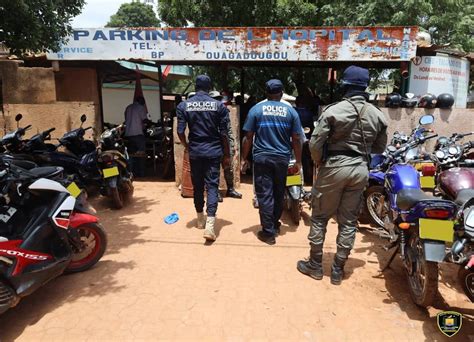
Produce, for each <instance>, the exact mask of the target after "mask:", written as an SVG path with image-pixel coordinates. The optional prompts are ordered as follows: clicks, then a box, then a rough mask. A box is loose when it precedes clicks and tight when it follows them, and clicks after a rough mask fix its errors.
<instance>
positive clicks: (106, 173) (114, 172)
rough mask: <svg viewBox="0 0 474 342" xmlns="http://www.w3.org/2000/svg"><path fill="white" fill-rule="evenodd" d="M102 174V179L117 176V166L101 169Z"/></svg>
mask: <svg viewBox="0 0 474 342" xmlns="http://www.w3.org/2000/svg"><path fill="white" fill-rule="evenodd" d="M102 172H103V173H104V178H110V177H114V176H118V175H119V169H118V167H117V166H114V167H110V168H108V169H103V170H102Z"/></svg>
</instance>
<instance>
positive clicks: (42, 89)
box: [0, 61, 56, 103]
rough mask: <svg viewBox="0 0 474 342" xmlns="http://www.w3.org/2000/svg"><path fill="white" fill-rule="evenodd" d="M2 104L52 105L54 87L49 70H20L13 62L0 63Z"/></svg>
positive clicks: (51, 71) (52, 77) (54, 96)
mask: <svg viewBox="0 0 474 342" xmlns="http://www.w3.org/2000/svg"><path fill="white" fill-rule="evenodd" d="M0 77H1V79H2V84H3V86H2V88H3V103H53V102H55V101H56V85H55V82H54V73H53V69H51V68H22V67H19V66H18V63H17V62H14V61H2V62H1V63H0Z"/></svg>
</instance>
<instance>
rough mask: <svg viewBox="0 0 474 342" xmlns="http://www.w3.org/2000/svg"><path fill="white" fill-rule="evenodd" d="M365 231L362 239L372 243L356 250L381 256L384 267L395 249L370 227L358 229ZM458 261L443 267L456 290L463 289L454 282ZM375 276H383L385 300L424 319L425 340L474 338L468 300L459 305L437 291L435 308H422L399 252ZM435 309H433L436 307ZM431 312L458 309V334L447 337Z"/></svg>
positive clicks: (444, 279) (473, 317)
mask: <svg viewBox="0 0 474 342" xmlns="http://www.w3.org/2000/svg"><path fill="white" fill-rule="evenodd" d="M359 232H360V234H361V235H362V242H364V243H368V244H370V246H369V247H362V248H355V249H354V252H355V254H357V253H365V252H367V251H368V252H369V254H375V255H376V256H377V258H378V261H379V265H380V268H382V267H384V266H385V265H386V263H387V262H388V259H389V257H390V256H391V253H392V250H390V251H385V250H383V248H382V246H383V245H384V244H386V241H385V240H382V239H381V238H379V237H378V236H376V235H375V234H374V232H373V230H371V229H370V228H364V227H361V229H360V230H359ZM451 266H454V268H456V267H457V266H456V265H451V264H443V265H441V267H440V269H441V272H440V278H439V281H440V283H446V282H449V286H450V287H451V288H454V289H455V291H458V292H460V293H462V290H461V288H460V287H459V285H458V284H454V282H453V276H452V273H451V272H452V271H453V270H452V268H453V267H451ZM374 278H381V279H384V280H385V286H386V288H387V295H388V297H389V298H387V299H384V300H383V302H384V303H385V304H389V305H391V304H393V303H396V304H398V306H399V307H400V309H401V310H402V311H403V312H404V313H405V314H406V317H407V319H408V320H414V321H421V322H423V332H424V334H425V336H426V339H425V340H426V341H432V340H433V337H435V341H448V340H449V341H473V340H474V308H472V306H471V307H469V306H468V305H469V304H467V305H466V306H465V305H462V307H458V306H456V305H451V304H449V303H447V302H446V301H445V299H444V298H443V297H442V295H441V294H440V293H438V296H437V299H436V301H435V303H434V305H433V308H421V307H419V306H417V305H415V304H414V303H413V301H412V299H411V296H410V291H409V288H408V281H407V278H406V274H405V269H404V267H403V265H402V262H401V259H400V258H399V257H398V256H397V257H395V260H394V261H393V262H392V264H391V266H390V268H388V269H386V270H385V271H384V272H379V273H378V274H377V275H374ZM433 309H434V310H433ZM430 311H431V312H433V311H434V312H439V311H457V312H459V313H461V314H462V315H463V326H462V328H461V331H460V332H459V333H458V334H456V335H455V336H453V337H451V338H448V337H446V336H445V335H443V334H442V333H441V332H440V331H439V329H438V326H437V322H436V315H434V316H433V314H432V315H430Z"/></svg>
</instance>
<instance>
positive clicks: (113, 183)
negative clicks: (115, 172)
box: [107, 177, 118, 188]
mask: <svg viewBox="0 0 474 342" xmlns="http://www.w3.org/2000/svg"><path fill="white" fill-rule="evenodd" d="M117 183H118V177H110V178H109V179H108V180H107V185H108V186H109V187H110V188H116V187H117Z"/></svg>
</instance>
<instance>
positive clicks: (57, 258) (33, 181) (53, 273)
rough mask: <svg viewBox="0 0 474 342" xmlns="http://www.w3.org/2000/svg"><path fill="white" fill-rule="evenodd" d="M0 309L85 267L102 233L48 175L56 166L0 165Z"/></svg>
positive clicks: (99, 251) (100, 245) (101, 244)
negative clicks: (58, 278)
mask: <svg viewBox="0 0 474 342" xmlns="http://www.w3.org/2000/svg"><path fill="white" fill-rule="evenodd" d="M0 169H2V171H0V314H1V313H3V312H5V311H7V310H8V309H9V308H11V307H13V306H15V305H16V304H17V303H18V302H19V301H20V299H21V298H23V297H25V296H28V295H30V294H32V293H33V292H35V291H36V290H37V289H38V288H40V287H41V286H43V285H44V284H45V283H47V282H48V281H50V280H52V279H54V278H56V277H58V276H59V275H61V274H63V273H72V272H81V271H85V270H87V269H89V268H91V267H92V266H93V265H95V264H96V263H97V262H98V261H99V260H100V258H101V257H102V256H103V254H104V252H105V249H106V246H107V237H106V234H105V232H104V230H103V228H102V227H101V225H100V224H99V222H98V218H97V217H96V216H95V215H94V212H93V211H92V210H91V209H90V207H88V206H84V205H83V203H82V204H81V203H80V201H78V200H76V198H74V197H73V196H71V195H70V193H69V191H68V190H67V189H66V188H65V187H63V186H62V185H61V184H60V183H58V182H56V181H53V180H51V179H48V178H54V177H56V176H57V173H58V172H62V170H61V168H57V167H41V168H36V169H31V170H25V169H22V168H18V167H16V166H14V165H13V164H8V163H4V164H2V165H0Z"/></svg>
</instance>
